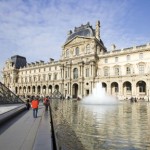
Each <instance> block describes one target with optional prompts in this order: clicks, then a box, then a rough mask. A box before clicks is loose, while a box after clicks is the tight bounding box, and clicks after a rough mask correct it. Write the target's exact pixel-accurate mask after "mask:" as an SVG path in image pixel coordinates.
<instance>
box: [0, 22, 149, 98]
mask: <svg viewBox="0 0 150 150" xmlns="http://www.w3.org/2000/svg"><path fill="white" fill-rule="evenodd" d="M133 40H134V39H133ZM3 82H4V84H5V85H6V86H7V87H8V88H10V89H11V90H12V91H13V92H14V93H15V94H17V95H25V96H27V95H39V96H50V95H51V94H52V93H53V92H54V91H55V90H57V91H59V92H60V93H62V94H63V95H64V97H66V96H70V97H71V98H77V97H81V98H83V97H85V96H87V95H89V94H91V93H92V89H93V88H94V87H95V84H96V83H98V82H101V83H102V86H103V87H104V88H105V90H106V92H107V93H108V94H110V95H113V96H116V97H118V98H119V99H126V98H130V97H137V98H144V99H147V100H149V94H150V93H149V92H150V91H149V89H150V43H147V44H143V45H138V46H134V47H129V48H124V49H116V47H115V45H112V48H111V50H107V48H106V47H105V46H104V43H103V41H102V39H101V36H100V21H97V22H96V26H95V29H94V28H93V27H92V26H91V25H90V23H87V24H85V25H81V26H80V27H75V28H74V31H71V30H70V31H69V32H68V37H67V39H66V42H65V43H64V45H63V46H62V52H61V57H60V59H59V61H55V60H54V59H52V58H50V60H49V62H46V63H45V62H44V61H42V60H40V61H36V62H31V63H27V62H26V58H25V57H23V56H19V55H15V56H12V57H11V58H10V59H9V60H7V61H6V63H5V66H4V68H3ZM99 92H101V91H99Z"/></svg>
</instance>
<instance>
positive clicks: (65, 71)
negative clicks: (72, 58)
mask: <svg viewBox="0 0 150 150" xmlns="http://www.w3.org/2000/svg"><path fill="white" fill-rule="evenodd" d="M65 78H66V79H67V71H65Z"/></svg>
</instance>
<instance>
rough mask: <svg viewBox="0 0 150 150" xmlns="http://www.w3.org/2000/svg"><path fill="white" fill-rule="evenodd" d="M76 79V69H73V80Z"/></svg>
mask: <svg viewBox="0 0 150 150" xmlns="http://www.w3.org/2000/svg"><path fill="white" fill-rule="evenodd" d="M77 78H78V69H77V68H74V69H73V79H77Z"/></svg>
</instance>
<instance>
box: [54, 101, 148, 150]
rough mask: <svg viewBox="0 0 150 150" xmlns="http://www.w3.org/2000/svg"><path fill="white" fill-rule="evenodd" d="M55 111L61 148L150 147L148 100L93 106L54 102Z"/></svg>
mask: <svg viewBox="0 0 150 150" xmlns="http://www.w3.org/2000/svg"><path fill="white" fill-rule="evenodd" d="M52 112H53V119H54V124H55V129H56V135H57V138H58V139H59V145H61V148H62V149H65V150H67V149H68V150H71V149H74V150H77V149H79V150H82V149H83V150H84V149H86V150H103V149H105V150H106V149H108V150H110V149H112V150H130V149H131V150H147V149H150V105H149V103H144V102H143V103H133V104H130V103H126V102H125V103H121V104H119V105H108V106H107V105H98V106H95V105H92V106H91V105H80V104H78V102H76V101H53V103H52Z"/></svg>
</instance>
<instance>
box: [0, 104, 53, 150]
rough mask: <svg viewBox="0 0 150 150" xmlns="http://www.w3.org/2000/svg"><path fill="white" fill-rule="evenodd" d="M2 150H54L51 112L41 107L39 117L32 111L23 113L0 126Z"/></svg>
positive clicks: (41, 105) (0, 145) (0, 146)
mask: <svg viewBox="0 0 150 150" xmlns="http://www.w3.org/2000/svg"><path fill="white" fill-rule="evenodd" d="M0 149H1V150H53V146H52V136H51V124H50V112H49V111H45V107H44V106H43V104H40V105H39V110H38V117H37V118H33V112H32V109H30V110H25V111H23V112H21V113H20V114H19V115H17V116H16V117H13V118H12V119H10V120H9V121H8V122H6V123H5V124H2V125H1V126H0Z"/></svg>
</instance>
